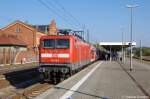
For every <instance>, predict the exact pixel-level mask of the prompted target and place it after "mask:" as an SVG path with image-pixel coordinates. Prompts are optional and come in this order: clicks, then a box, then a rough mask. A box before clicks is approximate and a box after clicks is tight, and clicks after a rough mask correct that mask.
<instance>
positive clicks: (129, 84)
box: [35, 61, 148, 99]
mask: <svg viewBox="0 0 150 99" xmlns="http://www.w3.org/2000/svg"><path fill="white" fill-rule="evenodd" d="M99 63H100V62H96V63H94V64H92V65H91V66H89V67H87V68H86V69H84V70H82V71H81V72H79V73H77V74H75V75H73V76H72V77H70V78H69V79H67V80H65V81H63V82H62V83H60V84H58V85H56V86H55V87H54V88H52V89H50V90H48V91H47V92H45V93H43V94H41V95H39V96H38V97H36V98H35V99H69V98H70V99H148V97H146V96H145V94H144V93H143V91H141V89H140V88H139V87H138V86H137V84H136V83H135V82H134V81H133V79H132V78H131V77H130V76H129V75H128V74H127V73H126V72H125V71H124V70H123V68H122V67H121V65H120V64H119V63H117V62H115V61H112V62H110V61H104V62H103V63H102V64H99ZM97 65H99V66H97ZM96 67H97V68H96ZM94 68H96V69H95V70H94V71H93V69H94ZM91 71H93V72H92V73H91V75H89V73H90V72H91ZM87 75H89V76H88V77H87V78H86V79H85V81H84V82H83V83H81V82H82V79H84V78H85V76H87ZM78 83H79V84H80V86H78V88H76V89H75V90H72V89H73V87H76V85H77V84H78ZM68 92H69V94H68ZM66 93H67V94H66ZM70 93H71V94H70ZM64 95H68V97H67V98H62V96H64Z"/></svg>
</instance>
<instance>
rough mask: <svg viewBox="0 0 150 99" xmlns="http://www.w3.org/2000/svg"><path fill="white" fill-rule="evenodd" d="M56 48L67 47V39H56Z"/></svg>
mask: <svg viewBox="0 0 150 99" xmlns="http://www.w3.org/2000/svg"><path fill="white" fill-rule="evenodd" d="M56 43H57V44H56V48H69V39H57V40H56Z"/></svg>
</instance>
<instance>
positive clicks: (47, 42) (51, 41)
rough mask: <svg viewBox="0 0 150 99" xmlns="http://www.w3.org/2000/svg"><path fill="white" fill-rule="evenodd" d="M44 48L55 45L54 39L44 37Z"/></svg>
mask: <svg viewBox="0 0 150 99" xmlns="http://www.w3.org/2000/svg"><path fill="white" fill-rule="evenodd" d="M43 47H44V48H54V47H55V39H45V40H44V42H43Z"/></svg>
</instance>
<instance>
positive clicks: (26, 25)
mask: <svg viewBox="0 0 150 99" xmlns="http://www.w3.org/2000/svg"><path fill="white" fill-rule="evenodd" d="M15 24H21V25H23V26H24V27H26V28H28V29H30V30H36V29H35V28H33V27H32V26H31V25H29V24H26V23H24V22H22V21H19V20H16V21H15V22H13V23H11V24H9V25H7V26H6V27H4V28H2V30H5V29H7V28H9V27H11V26H13V25H15Z"/></svg>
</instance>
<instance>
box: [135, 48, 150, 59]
mask: <svg viewBox="0 0 150 99" xmlns="http://www.w3.org/2000/svg"><path fill="white" fill-rule="evenodd" d="M134 54H135V55H136V56H138V57H139V56H140V48H135V49H134ZM142 55H143V56H150V48H147V47H144V48H142Z"/></svg>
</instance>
